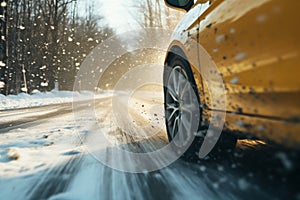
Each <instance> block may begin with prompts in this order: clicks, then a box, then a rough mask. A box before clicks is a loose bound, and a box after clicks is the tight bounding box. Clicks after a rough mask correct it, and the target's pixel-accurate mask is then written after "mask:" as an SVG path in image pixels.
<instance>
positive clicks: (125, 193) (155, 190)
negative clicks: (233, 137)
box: [0, 98, 300, 200]
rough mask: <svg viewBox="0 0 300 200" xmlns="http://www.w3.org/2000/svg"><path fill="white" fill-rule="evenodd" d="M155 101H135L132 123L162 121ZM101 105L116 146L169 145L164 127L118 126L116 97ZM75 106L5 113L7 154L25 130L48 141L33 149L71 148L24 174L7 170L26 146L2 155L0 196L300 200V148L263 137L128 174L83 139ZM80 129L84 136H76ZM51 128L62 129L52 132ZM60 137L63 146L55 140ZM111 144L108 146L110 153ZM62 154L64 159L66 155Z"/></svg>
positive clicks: (102, 122)
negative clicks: (139, 131) (137, 132)
mask: <svg viewBox="0 0 300 200" xmlns="http://www.w3.org/2000/svg"><path fill="white" fill-rule="evenodd" d="M151 102H152V101H148V102H146V101H142V100H137V101H136V102H134V103H133V105H134V106H132V107H131V109H132V110H133V111H130V113H134V114H132V115H134V117H133V118H134V120H133V123H136V124H143V123H149V124H151V123H152V122H150V121H151V120H153V121H155V123H156V124H158V125H159V126H163V124H164V120H163V116H162V114H161V113H162V112H160V111H158V112H157V113H158V114H155V117H154V118H148V117H147V113H146V112H147V111H146V107H147V105H149V104H150V105H151ZM152 103H155V104H158V106H157V107H156V111H157V109H159V108H161V107H159V106H162V104H161V102H158V101H155V100H153V102H152ZM87 106H90V105H87ZM76 109H77V110H76V111H75V112H78V113H80V112H82V113H84V112H85V107H84V106H81V107H80V106H79V107H77V108H76ZM95 110H96V113H97V114H96V115H97V120H98V125H99V127H100V128H101V129H103V131H106V132H107V133H108V134H109V135H110V137H116V138H117V139H116V140H115V141H117V142H116V145H120V144H126V145H127V146H130V148H135V150H134V151H137V152H139V151H140V152H144V151H148V150H150V151H151V150H153V149H155V148H161V147H162V146H164V145H166V144H167V140H166V136H165V134H166V133H165V131H164V129H162V131H161V132H160V134H158V135H155V136H154V137H152V138H150V139H146V140H139V141H135V139H134V137H131V136H128V135H126V133H124V132H123V131H121V129H120V128H119V127H118V124H115V123H114V122H112V121H113V119H112V118H113V112H112V110H113V109H112V100H111V98H103V99H98V100H97V101H96V102H95ZM73 112H74V111H73V109H72V104H71V103H65V104H62V105H50V106H44V107H40V108H32V109H19V110H13V111H3V112H1V113H0V120H1V121H0V139H1V140H2V143H1V144H2V145H0V148H1V151H3V152H4V149H5V148H8V147H10V148H11V147H13V145H14V144H15V143H13V142H11V143H9V138H11V137H14V135H15V134H18V135H19V136H18V137H16V138H15V139H14V140H18V138H19V139H20V137H21V136H20V135H21V134H27V135H30V134H32V137H39V136H38V135H39V134H41V137H43V141H44V140H45V141H47V143H45V142H44V143H36V144H34V145H36V146H34V148H31V147H30V146H29V147H28V148H31V149H32V151H34V150H35V149H38V151H41V152H44V151H45V152H47V151H53V152H56V151H55V148H64V147H65V146H67V147H66V150H64V149H60V150H59V152H60V153H59V154H57V155H58V156H57V159H53V158H50V157H49V159H47V158H43V157H42V156H41V157H36V159H37V160H39V159H41V160H44V161H43V162H44V163H45V164H44V165H42V166H41V167H39V165H38V164H36V165H37V166H34V164H32V165H31V164H30V163H29V161H28V160H27V161H28V166H32V167H31V168H30V167H28V169H27V170H23V171H24V172H23V171H22V170H19V169H15V168H9V167H8V168H6V166H10V165H12V166H20V165H21V164H22V163H21V162H22V161H23V160H22V159H23V154H22V150H19V151H21V152H19V154H20V156H21V157H20V159H16V160H12V161H10V160H3V159H2V161H1V159H0V164H1V165H0V166H1V168H2V169H1V168H0V171H1V173H0V199H22V200H25V199H51V200H63V199H82V200H86V199H105V200H106V199H117V200H118V199H205V200H207V199H300V188H299V185H300V181H299V180H300V173H299V163H300V162H299V158H298V156H297V153H296V152H293V151H289V150H286V149H282V148H279V147H272V146H270V145H267V144H265V143H263V142H260V141H248V140H242V141H239V142H238V145H237V147H236V149H235V151H234V152H233V153H232V154H227V155H223V156H222V157H221V158H219V159H218V160H206V161H203V160H202V161H201V160H199V161H197V162H188V161H185V160H182V159H178V160H177V161H175V162H174V163H172V164H171V165H169V166H167V167H165V168H163V169H160V170H157V171H152V172H147V171H145V172H143V173H127V172H122V171H118V170H115V169H112V168H110V167H107V166H106V165H105V164H103V163H102V162H100V161H99V160H97V159H96V158H95V157H94V156H93V155H92V154H91V153H89V152H88V151H86V150H85V141H84V140H85V138H86V137H87V135H88V134H89V130H86V128H82V127H80V126H81V124H80V123H79V122H78V120H77V121H76V120H74V119H73V115H74V113H73ZM84 117H87V118H86V119H84ZM88 117H89V115H83V118H82V119H81V122H83V123H85V122H86V123H89V121H90V120H91V119H89V118H88ZM124 120H125V119H124ZM149 120H150V121H149ZM125 122H126V123H127V122H128V121H127V119H126V121H125ZM78 123H79V124H78ZM121 123H122V122H121ZM99 127H98V128H97V129H99ZM75 129H77V131H78V132H80V133H79V135H80V134H81V137H79V136H78V134H73V132H72V131H75ZM21 130H22V131H21ZM133 130H134V129H133ZM64 133H65V134H64ZM51 134H57V135H55V137H54V136H53V137H52V135H51ZM68 134H69V135H71V134H73V135H72V139H70V141H69V140H66V138H64V137H65V135H68ZM5 137H6V139H5ZM22 137H25V136H23V135H22ZM28 137H29V136H28ZM32 137H29V138H32ZM60 137H61V138H60ZM68 137H70V136H68ZM4 140H5V141H6V140H7V141H8V142H6V143H5V141H4ZM39 141H41V140H39ZM62 141H64V144H63V145H58V146H57V147H56V146H55V145H56V143H58V144H59V143H60V142H62ZM68 142H69V144H66V143H68ZM39 145H40V146H39ZM19 146H20V145H19ZM99 146H101V144H99ZM49 148H50V149H49ZM109 148H111V147H107V149H104V150H105V152H106V153H107V154H109V153H110V151H109ZM19 149H22V148H19ZM39 149H40V150H39ZM68 149H76V150H71V151H67V150H68ZM1 151H0V152H1ZM61 152H65V153H61ZM50 153H51V152H50ZM37 154H38V152H37ZM0 155H1V154H0ZM3 155H4V154H3ZM30 155H36V154H30ZM43 155H44V154H43ZM45 155H48V154H46V153H45ZM49 155H50V154H49ZM62 155H64V157H63V159H60V158H59V157H60V156H62ZM24 159H25V158H24ZM116 159H117V160H116V162H118V165H119V166H121V165H123V164H124V165H125V164H128V163H130V162H132V161H131V160H128V159H126V158H116ZM25 161H26V160H25ZM25 161H24V162H25ZM35 161H36V160H34V161H32V162H35ZM47 161H48V162H47Z"/></svg>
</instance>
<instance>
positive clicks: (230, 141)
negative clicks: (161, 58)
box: [164, 56, 237, 160]
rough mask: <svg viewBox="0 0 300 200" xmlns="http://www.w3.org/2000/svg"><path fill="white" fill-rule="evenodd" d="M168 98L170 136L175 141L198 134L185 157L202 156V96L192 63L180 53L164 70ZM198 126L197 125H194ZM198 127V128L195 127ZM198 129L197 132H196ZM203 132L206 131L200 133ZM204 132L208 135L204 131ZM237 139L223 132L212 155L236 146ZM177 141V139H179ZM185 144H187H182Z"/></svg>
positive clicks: (192, 158) (167, 123) (166, 105)
mask: <svg viewBox="0 0 300 200" xmlns="http://www.w3.org/2000/svg"><path fill="white" fill-rule="evenodd" d="M164 98H165V104H164V106H165V119H166V128H167V134H168V139H169V141H170V142H172V141H173V140H174V139H175V138H176V137H177V138H179V139H178V141H181V143H182V142H184V140H186V139H187V138H189V136H191V135H189V134H195V135H196V136H195V137H194V136H191V137H193V138H194V139H193V141H192V142H191V143H190V146H189V147H188V148H187V150H186V151H185V153H184V154H183V157H184V158H185V159H188V160H195V159H198V156H197V155H198V152H199V150H200V147H201V145H202V143H203V141H204V137H205V129H206V128H205V127H203V126H201V120H202V117H201V114H202V109H201V108H200V105H201V104H200V102H201V101H200V98H199V95H198V89H197V87H196V83H195V80H194V76H193V73H192V71H191V68H190V66H189V63H188V62H187V61H186V60H185V59H184V58H181V57H179V56H175V57H173V58H172V59H170V60H169V62H168V63H167V64H166V66H165V70H164ZM195 116H196V117H197V118H198V119H197V120H198V122H197V124H195V123H194V124H191V123H192V121H193V119H192V118H193V117H195ZM195 125H196V126H197V127H196V129H195V127H192V126H195ZM193 128H194V129H193ZM192 129H193V130H195V131H196V133H193V132H194V131H191V130H192ZM200 131H201V133H202V134H198V133H199V132H200ZM203 133H204V134H203ZM236 141H237V138H236V137H234V136H232V135H227V134H222V135H221V137H220V139H219V141H218V142H217V144H216V146H215V148H214V149H213V150H212V152H211V153H210V154H209V155H210V156H213V155H215V154H216V153H218V154H219V153H222V152H228V150H232V149H233V148H234V147H235V145H236ZM175 143H176V142H175ZM178 145H179V146H182V145H183V144H178Z"/></svg>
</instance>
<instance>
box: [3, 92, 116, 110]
mask: <svg viewBox="0 0 300 200" xmlns="http://www.w3.org/2000/svg"><path fill="white" fill-rule="evenodd" d="M110 95H111V92H98V93H96V94H95V93H92V92H87V91H82V92H80V93H79V92H71V91H56V90H53V91H51V92H45V93H44V92H35V93H34V94H31V95H29V94H26V93H20V94H19V95H8V96H4V95H2V94H0V110H9V109H19V108H31V107H39V106H45V105H51V104H60V103H67V102H72V101H73V100H75V101H80V100H85V99H88V98H103V97H107V96H110Z"/></svg>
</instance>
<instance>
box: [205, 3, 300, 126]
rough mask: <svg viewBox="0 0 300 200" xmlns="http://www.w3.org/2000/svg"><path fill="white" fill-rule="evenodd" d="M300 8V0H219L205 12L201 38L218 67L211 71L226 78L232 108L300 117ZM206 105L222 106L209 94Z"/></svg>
mask: <svg viewBox="0 0 300 200" xmlns="http://www.w3.org/2000/svg"><path fill="white" fill-rule="evenodd" d="M299 8H300V1H292V2H291V1H282V0H242V1H237V0H226V1H224V0H214V1H213V3H212V4H211V6H210V8H209V9H207V10H206V12H204V13H203V14H202V15H201V16H200V19H201V20H200V31H199V33H200V37H199V43H200V46H201V47H203V49H205V51H206V53H207V54H208V55H209V56H210V59H211V61H212V62H214V64H215V65H216V66H217V67H218V71H208V73H212V74H213V73H219V74H220V75H221V76H222V78H223V80H224V83H225V88H226V111H227V112H231V113H238V114H242V115H251V116H255V117H267V118H271V119H285V120H295V119H296V120H299V118H298V116H300V110H299V108H300V105H299V99H300V92H299V91H300V79H299V78H298V75H299V72H300V68H299V66H300V65H299V64H300V60H299V53H300V51H299V48H300V39H299V38H300V28H299V27H300V26H299V25H300V24H299V19H300V15H299V14H298V13H300V12H299V11H298V9H299ZM200 63H201V61H200ZM200 67H202V68H205V66H200ZM205 104H206V105H207V106H208V107H209V108H210V109H222V108H218V106H217V105H212V104H211V99H210V95H208V96H207V97H206V100H205Z"/></svg>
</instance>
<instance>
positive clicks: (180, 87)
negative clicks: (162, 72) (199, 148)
mask: <svg viewBox="0 0 300 200" xmlns="http://www.w3.org/2000/svg"><path fill="white" fill-rule="evenodd" d="M194 93H195V92H194V90H193V88H192V85H191V83H190V82H189V79H188V75H187V73H186V71H185V70H184V68H183V67H181V66H175V67H174V68H173V69H172V70H171V73H170V76H169V79H168V82H167V90H166V108H165V109H166V120H167V126H168V129H169V133H168V134H169V138H170V140H174V142H175V143H176V144H177V143H178V144H177V145H180V146H182V145H185V143H186V142H187V141H189V137H190V136H191V133H190V132H191V129H192V127H191V121H192V117H193V115H194V113H193V111H195V110H197V108H196V106H197V105H198V104H197V103H195V94H194Z"/></svg>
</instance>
